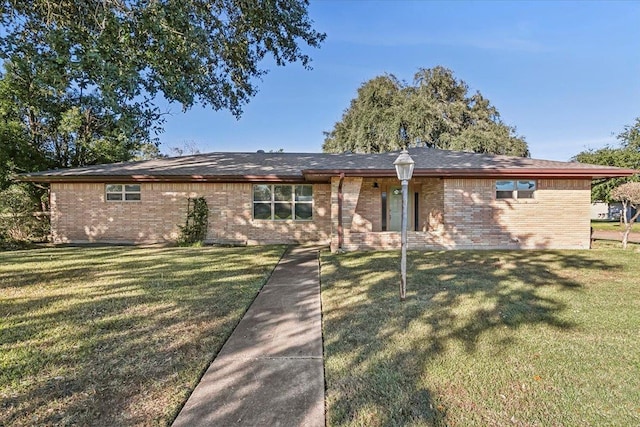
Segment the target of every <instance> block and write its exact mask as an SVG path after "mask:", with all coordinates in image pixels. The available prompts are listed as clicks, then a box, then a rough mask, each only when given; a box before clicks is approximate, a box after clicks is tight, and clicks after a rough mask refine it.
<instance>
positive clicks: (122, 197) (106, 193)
mask: <svg viewBox="0 0 640 427" xmlns="http://www.w3.org/2000/svg"><path fill="white" fill-rule="evenodd" d="M116 185H119V186H120V187H121V188H120V191H109V186H116ZM132 186H137V187H138V191H131V190H129V191H127V187H132ZM110 194H118V195H120V199H109V195H110ZM131 194H137V195H138V198H137V199H127V195H131ZM104 201H105V202H107V203H136V202H137V203H139V202H141V201H142V185H140V184H132V183H124V182H123V183H109V184H105V185H104Z"/></svg>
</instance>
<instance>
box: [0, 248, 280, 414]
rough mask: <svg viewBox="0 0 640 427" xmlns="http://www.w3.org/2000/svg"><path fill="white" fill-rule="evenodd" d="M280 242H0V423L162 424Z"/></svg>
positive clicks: (266, 270) (265, 273) (242, 307)
mask: <svg viewBox="0 0 640 427" xmlns="http://www.w3.org/2000/svg"><path fill="white" fill-rule="evenodd" d="M283 250H284V247H275V246H272V247H250V248H213V247H205V248H197V249H194V248H147V249H136V248H121V247H107V248H104V247H103V248H54V249H41V250H30V251H15V252H4V253H0V425H16V426H21V425H25V426H27V425H29V426H31V425H105V426H107V425H166V424H168V423H171V422H172V420H173V419H174V417H175V416H176V415H177V412H178V411H179V410H180V408H181V407H182V405H183V404H184V402H185V400H186V399H187V397H188V396H189V394H190V392H191V391H192V389H193V388H194V387H195V385H196V384H197V382H198V380H199V378H200V376H201V375H202V373H203V371H204V369H206V367H207V366H208V364H209V363H210V362H211V360H213V358H214V357H215V355H216V354H217V353H218V351H219V350H220V348H221V347H222V344H223V343H224V341H225V340H226V338H227V337H228V336H229V335H230V333H231V331H232V330H233V328H234V327H235V325H236V324H237V322H238V321H239V319H240V318H241V317H242V315H243V314H244V312H245V311H246V309H247V307H248V306H249V304H250V303H251V302H252V301H253V299H254V297H255V296H256V294H257V292H258V290H259V289H260V287H261V286H262V285H263V284H264V282H265V281H266V279H267V278H268V277H269V275H270V273H271V271H272V269H273V268H274V266H275V264H276V263H277V261H278V260H279V258H280V256H281V255H282V252H283Z"/></svg>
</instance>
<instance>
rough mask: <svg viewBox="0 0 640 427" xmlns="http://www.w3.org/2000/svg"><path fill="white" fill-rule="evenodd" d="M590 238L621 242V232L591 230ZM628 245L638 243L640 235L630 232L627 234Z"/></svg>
mask: <svg viewBox="0 0 640 427" xmlns="http://www.w3.org/2000/svg"><path fill="white" fill-rule="evenodd" d="M591 238H592V239H594V240H617V241H618V242H621V241H622V231H614V230H593V234H592V235H591ZM629 243H640V233H638V232H635V231H632V232H631V233H629Z"/></svg>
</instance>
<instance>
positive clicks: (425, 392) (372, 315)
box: [321, 242, 640, 426]
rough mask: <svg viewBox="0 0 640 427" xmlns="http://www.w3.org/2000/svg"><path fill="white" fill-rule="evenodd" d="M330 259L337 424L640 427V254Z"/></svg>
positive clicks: (328, 300)
mask: <svg viewBox="0 0 640 427" xmlns="http://www.w3.org/2000/svg"><path fill="white" fill-rule="evenodd" d="M614 248H615V246H611V245H607V244H601V243H600V242H597V243H596V248H595V249H594V250H591V251H512V252H507V251H504V252H502V251H449V252H426V253H425V252H410V253H409V258H408V271H409V274H408V286H407V287H408V293H407V300H406V301H405V302H404V303H401V302H400V301H399V297H398V284H399V274H398V272H397V270H398V265H399V256H398V254H397V252H371V253H348V254H330V253H326V252H325V253H323V254H322V264H321V265H322V304H323V332H324V339H325V342H324V345H325V371H326V387H327V397H326V402H327V425H328V426H405V425H406V426H440V425H442V426H445V425H446V426H513V425H515V426H536V425H539V426H543V425H544V426H547V425H549V426H589V425H591V426H618V425H640V351H638V349H640V334H639V333H638V325H640V286H639V283H638V277H640V263H639V262H638V259H639V258H640V254H639V252H640V248H639V247H638V246H634V247H631V248H630V249H628V250H626V251H623V250H620V249H614Z"/></svg>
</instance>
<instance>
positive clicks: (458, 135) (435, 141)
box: [323, 67, 529, 157]
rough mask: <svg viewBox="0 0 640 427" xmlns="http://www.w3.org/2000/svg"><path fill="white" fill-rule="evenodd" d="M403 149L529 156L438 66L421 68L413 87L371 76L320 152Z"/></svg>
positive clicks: (494, 113)
mask: <svg viewBox="0 0 640 427" xmlns="http://www.w3.org/2000/svg"><path fill="white" fill-rule="evenodd" d="M409 146H427V147H435V148H441V149H450V150H461V151H473V152H476V153H492V154H506V155H514V156H527V157H528V156H529V149H528V147H527V143H526V142H525V140H524V138H522V137H520V136H518V135H516V130H515V128H513V127H510V126H507V125H505V124H504V123H503V122H502V120H501V119H500V114H499V113H498V110H497V109H496V108H495V107H494V106H493V105H491V103H490V102H489V100H488V99H486V98H485V97H483V96H482V94H480V92H476V93H474V94H471V95H470V94H469V87H468V86H467V84H466V83H465V82H463V81H462V80H458V79H456V78H455V76H454V75H453V72H452V71H451V70H449V69H447V68H444V67H435V68H432V69H421V70H419V71H418V72H417V73H416V75H415V76H414V79H413V83H412V84H407V83H404V82H402V81H400V80H398V79H397V78H396V77H395V76H394V75H393V74H387V75H384V76H379V77H375V78H373V79H371V80H369V81H368V82H366V83H364V84H363V85H362V86H361V87H360V88H359V89H358V95H357V97H356V98H355V99H353V100H352V101H351V105H350V106H349V108H348V109H347V110H346V111H345V112H344V114H343V116H342V120H341V121H339V122H337V123H336V124H335V126H334V128H333V130H332V131H330V132H325V141H324V145H323V150H324V151H325V152H343V151H354V152H364V153H379V152H385V151H393V150H398V149H401V148H405V147H409Z"/></svg>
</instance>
